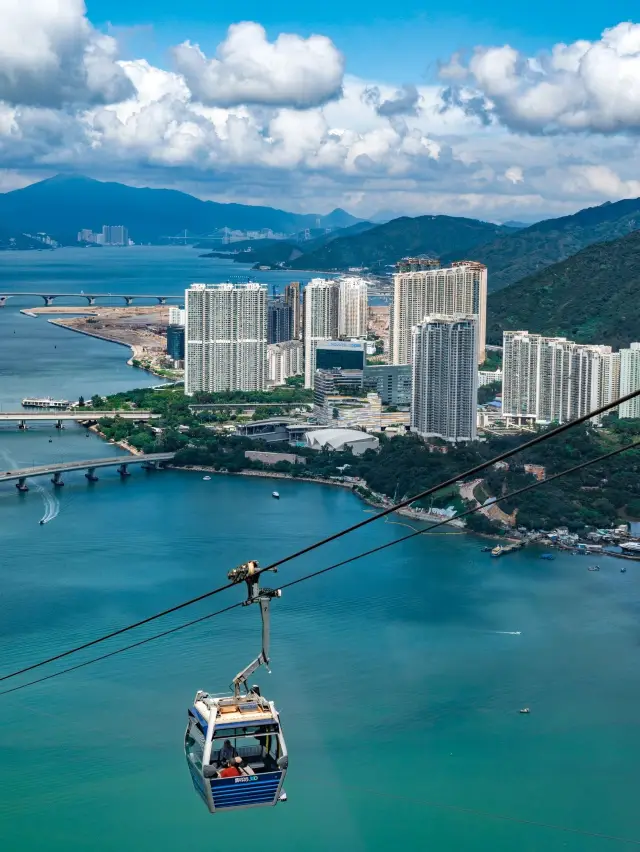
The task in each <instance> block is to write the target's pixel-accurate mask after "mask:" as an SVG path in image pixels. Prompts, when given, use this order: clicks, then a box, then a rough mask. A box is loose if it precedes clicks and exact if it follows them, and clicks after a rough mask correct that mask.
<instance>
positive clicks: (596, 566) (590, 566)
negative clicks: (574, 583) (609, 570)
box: [589, 565, 600, 571]
mask: <svg viewBox="0 0 640 852" xmlns="http://www.w3.org/2000/svg"><path fill="white" fill-rule="evenodd" d="M599 570H600V566H599V565H589V571H599Z"/></svg>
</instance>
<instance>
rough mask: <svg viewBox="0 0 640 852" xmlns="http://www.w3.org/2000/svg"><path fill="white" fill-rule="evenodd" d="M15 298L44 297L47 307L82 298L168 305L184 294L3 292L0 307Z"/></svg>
mask: <svg viewBox="0 0 640 852" xmlns="http://www.w3.org/2000/svg"><path fill="white" fill-rule="evenodd" d="M13 298H34V299H42V301H43V302H44V303H45V305H46V307H51V305H53V303H54V301H55V300H56V299H81V300H82V301H84V302H86V303H87V304H88V305H95V304H96V302H97V300H98V299H112V300H113V299H122V300H123V301H124V303H125V304H126V305H127V306H128V305H131V304H133V302H134V301H135V300H136V299H147V300H148V301H153V300H155V301H156V302H157V303H158V304H159V305H166V304H167V302H168V301H169V300H171V299H172V300H174V301H176V302H184V294H182V295H178V296H162V295H158V294H157V293H131V294H130V295H126V296H125V295H124V294H123V293H47V292H44V293H2V295H0V308H3V307H4V306H5V304H6V301H7V299H13Z"/></svg>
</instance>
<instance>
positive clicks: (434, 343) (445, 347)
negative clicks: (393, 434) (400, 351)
mask: <svg viewBox="0 0 640 852" xmlns="http://www.w3.org/2000/svg"><path fill="white" fill-rule="evenodd" d="M412 336H413V342H412V359H413V361H412V375H413V390H412V398H411V428H412V430H413V431H415V432H417V433H418V434H419V435H421V436H422V437H423V438H442V439H443V440H445V441H473V440H475V439H476V435H477V433H476V421H477V408H478V364H477V354H478V339H477V336H478V318H477V316H475V315H467V316H464V315H454V316H438V315H434V316H427V317H425V318H424V320H423V321H422V322H421V323H418V324H417V325H416V326H414V328H413V331H412Z"/></svg>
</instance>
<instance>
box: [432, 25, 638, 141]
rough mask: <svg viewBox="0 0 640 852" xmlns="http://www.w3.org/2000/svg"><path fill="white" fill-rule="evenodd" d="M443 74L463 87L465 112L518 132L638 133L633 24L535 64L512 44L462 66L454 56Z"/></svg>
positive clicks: (480, 53)
mask: <svg viewBox="0 0 640 852" xmlns="http://www.w3.org/2000/svg"><path fill="white" fill-rule="evenodd" d="M440 75H441V77H442V79H444V80H447V81H454V86H456V87H457V88H458V90H459V91H460V87H461V86H466V87H468V90H467V93H466V98H467V101H468V102H470V103H471V105H472V106H471V110H470V112H474V113H475V114H476V115H478V116H479V117H482V115H483V114H487V113H490V114H493V115H495V116H496V117H497V118H498V119H499V120H500V121H501V122H502V123H503V124H504V125H506V126H507V127H510V128H512V129H514V130H517V131H525V132H531V133H543V132H577V131H580V132H582V131H595V132H600V133H616V132H619V131H625V130H633V131H637V130H640V25H638V24H633V23H621V24H618V25H617V26H615V27H612V28H610V29H606V30H604V32H603V33H602V36H601V38H600V39H599V40H598V41H585V40H582V41H575V42H573V43H572V44H563V43H560V44H556V45H555V46H554V47H553V48H552V50H551V51H550V52H547V53H543V54H541V55H540V56H538V57H527V56H524V55H523V54H521V53H519V52H518V51H517V50H515V49H514V48H512V47H510V46H509V45H503V46H502V47H488V48H486V47H477V48H476V49H475V50H474V52H473V55H472V56H471V58H470V60H469V62H468V64H467V65H466V66H465V65H463V63H462V61H461V58H460V55H459V54H456V55H454V56H453V57H452V59H451V61H450V62H449V63H448V64H446V65H443V66H441V68H440ZM462 92H464V88H463V89H462ZM464 100H465V94H459V96H458V103H460V102H464Z"/></svg>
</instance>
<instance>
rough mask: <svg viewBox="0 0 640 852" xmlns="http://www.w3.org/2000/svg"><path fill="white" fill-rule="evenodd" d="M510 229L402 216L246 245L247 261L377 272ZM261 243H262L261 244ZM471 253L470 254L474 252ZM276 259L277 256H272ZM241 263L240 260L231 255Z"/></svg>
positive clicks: (450, 219)
mask: <svg viewBox="0 0 640 852" xmlns="http://www.w3.org/2000/svg"><path fill="white" fill-rule="evenodd" d="M511 233H514V229H512V228H506V227H504V226H503V225H492V224H490V223H488V222H480V221H478V220H477V219H464V218H461V217H456V216H418V217H416V218H415V219H411V218H409V217H407V216H403V217H402V218H400V219H393V220H392V221H391V222H387V223H386V224H384V225H375V226H373V225H372V224H371V223H357V224H356V225H353V226H351V227H349V228H347V229H344V230H342V232H340V233H334V234H332V235H330V236H329V238H320V239H319V240H316V241H314V242H311V243H303V244H297V245H291V246H289V247H284V246H280V247H278V246H273V245H267V244H266V242H267V241H259V242H254V243H252V255H251V259H252V260H253V261H254V262H256V263H258V264H265V265H269V264H272V263H284V264H285V265H286V266H287V268H288V269H301V270H302V269H310V270H319V271H323V270H326V271H335V270H345V269H349V268H350V267H366V268H368V269H371V270H373V271H382V270H383V269H384V267H385V266H388V265H390V264H393V263H395V262H396V261H397V260H399V259H400V258H401V257H405V256H407V255H414V254H427V255H430V256H431V257H440V256H441V255H442V254H443V253H446V252H455V254H456V260H462V259H464V258H463V257H461V255H462V254H464V253H465V252H468V251H469V250H470V249H472V248H473V247H474V246H477V245H478V244H480V243H485V242H487V241H489V240H492V239H493V238H495V237H497V236H499V235H503V234H505V235H506V234H511ZM262 243H265V244H264V245H262ZM474 256H475V255H474ZM276 257H278V258H279V259H278V260H275V258H276ZM237 259H238V260H242V261H243V262H246V258H237Z"/></svg>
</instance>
